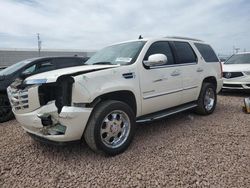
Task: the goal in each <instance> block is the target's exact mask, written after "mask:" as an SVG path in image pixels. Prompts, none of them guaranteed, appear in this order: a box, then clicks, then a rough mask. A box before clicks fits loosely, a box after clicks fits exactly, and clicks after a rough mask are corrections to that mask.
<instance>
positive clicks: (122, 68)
mask: <svg viewBox="0 0 250 188" xmlns="http://www.w3.org/2000/svg"><path fill="white" fill-rule="evenodd" d="M221 87H222V72H221V65H220V63H219V60H218V58H217V56H216V54H215V53H214V51H213V50H212V48H211V47H210V46H209V45H208V44H206V43H204V42H203V41H200V40H196V39H190V38H180V37H167V38H154V39H140V40H134V41H128V42H123V43H119V44H114V45H112V46H108V47H106V48H104V49H102V50H100V51H99V52H97V53H96V54H95V55H94V56H93V57H92V58H91V59H89V60H88V61H87V62H86V63H85V65H84V66H79V67H73V68H65V69H60V70H55V71H50V72H46V73H41V74H38V75H35V76H31V77H28V78H26V79H25V80H16V81H15V82H14V83H13V84H12V85H11V86H10V87H9V88H8V95H9V99H10V101H11V104H12V107H13V112H14V114H15V116H16V119H17V120H18V121H19V122H20V124H21V125H22V127H23V128H24V130H25V131H27V132H28V133H30V135H32V136H33V137H34V138H36V139H39V140H42V141H52V142H57V143H58V142H59V143H62V142H68V141H76V140H81V139H85V141H86V142H87V144H88V145H89V147H90V148H91V149H92V150H94V151H101V152H104V153H106V154H109V155H115V154H118V153H121V152H123V151H124V150H125V149H126V148H127V147H128V146H129V144H130V143H131V141H132V138H133V135H134V132H135V126H136V122H147V121H152V120H155V119H159V118H163V117H166V116H169V115H171V114H174V113H178V112H181V111H184V110H187V109H191V108H195V110H196V112H197V113H199V114H202V115H208V114H211V113H212V112H213V111H214V109H215V106H216V99H217V98H216V96H217V93H218V92H219V91H220V90H221Z"/></svg>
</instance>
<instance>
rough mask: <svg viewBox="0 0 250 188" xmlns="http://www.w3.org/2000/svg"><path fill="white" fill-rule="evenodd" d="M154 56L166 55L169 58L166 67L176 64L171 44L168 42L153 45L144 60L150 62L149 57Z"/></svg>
mask: <svg viewBox="0 0 250 188" xmlns="http://www.w3.org/2000/svg"><path fill="white" fill-rule="evenodd" d="M154 54H164V55H166V56H167V59H168V61H167V64H166V65H171V64H174V57H173V54H172V50H171V48H170V46H169V43H168V42H167V41H159V42H155V43H153V44H152V45H151V46H150V47H149V49H148V51H147V53H146V55H145V57H144V60H148V57H149V56H150V55H154Z"/></svg>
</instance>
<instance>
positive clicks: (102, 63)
mask: <svg viewBox="0 0 250 188" xmlns="http://www.w3.org/2000/svg"><path fill="white" fill-rule="evenodd" d="M93 65H113V64H112V63H111V62H109V61H100V62H96V63H93Z"/></svg>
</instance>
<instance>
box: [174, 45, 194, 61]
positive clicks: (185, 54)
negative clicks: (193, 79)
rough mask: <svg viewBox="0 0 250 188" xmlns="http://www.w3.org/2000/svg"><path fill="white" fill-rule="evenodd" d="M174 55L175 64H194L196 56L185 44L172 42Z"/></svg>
mask: <svg viewBox="0 0 250 188" xmlns="http://www.w3.org/2000/svg"><path fill="white" fill-rule="evenodd" d="M174 45H175V49H176V53H177V59H178V61H177V63H178V64H183V63H194V62H196V55H195V53H194V51H193V49H192V47H191V46H190V44H189V43H187V42H174Z"/></svg>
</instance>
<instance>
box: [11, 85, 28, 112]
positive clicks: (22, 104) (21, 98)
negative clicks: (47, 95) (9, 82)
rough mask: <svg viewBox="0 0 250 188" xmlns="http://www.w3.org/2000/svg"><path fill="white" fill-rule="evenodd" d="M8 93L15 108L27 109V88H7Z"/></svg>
mask: <svg viewBox="0 0 250 188" xmlns="http://www.w3.org/2000/svg"><path fill="white" fill-rule="evenodd" d="M8 95H9V99H10V103H11V106H12V107H13V108H14V109H15V110H21V109H27V108H29V100H28V90H27V89H24V90H17V89H11V88H10V89H8Z"/></svg>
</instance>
